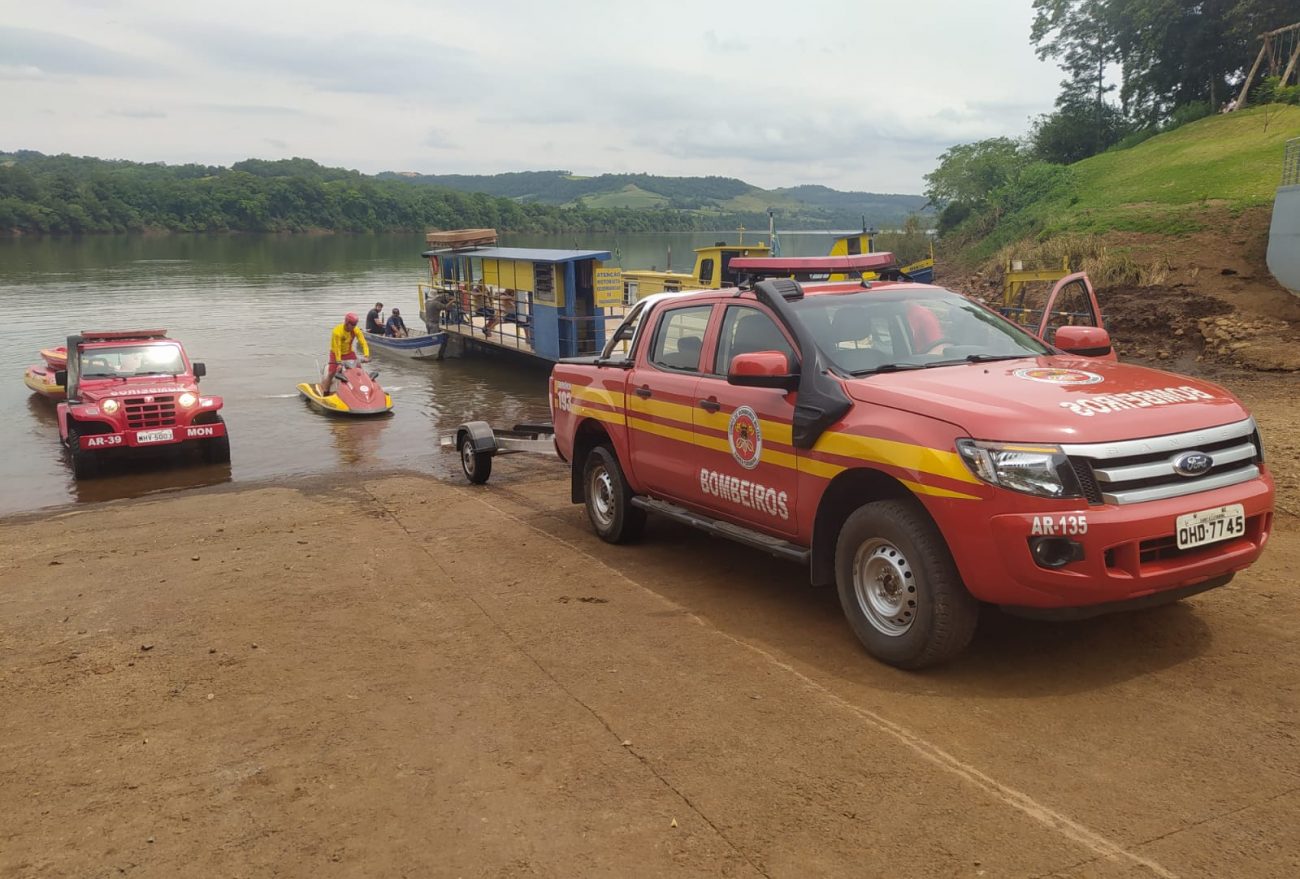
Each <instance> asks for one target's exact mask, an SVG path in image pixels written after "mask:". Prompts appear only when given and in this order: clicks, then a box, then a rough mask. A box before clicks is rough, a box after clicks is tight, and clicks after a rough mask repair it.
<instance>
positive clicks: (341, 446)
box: [303, 401, 393, 465]
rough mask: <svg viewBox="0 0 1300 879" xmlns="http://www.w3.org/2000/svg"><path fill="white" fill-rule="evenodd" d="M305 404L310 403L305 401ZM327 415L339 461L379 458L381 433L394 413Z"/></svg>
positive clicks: (350, 461) (347, 461) (343, 462)
mask: <svg viewBox="0 0 1300 879" xmlns="http://www.w3.org/2000/svg"><path fill="white" fill-rule="evenodd" d="M303 405H304V406H305V405H308V404H307V403H306V402H305V401H304V403H303ZM325 417H326V418H329V419H330V432H331V433H333V434H334V448H335V449H336V450H338V463H340V464H343V465H351V464H367V463H369V462H371V461H375V460H378V459H379V440H380V433H381V432H382V431H383V430H384V429H385V428H386V427H388V423H389V422H390V421H391V420H392V417H393V416H392V413H388V414H385V415H376V416H373V417H370V418H343V417H339V416H325Z"/></svg>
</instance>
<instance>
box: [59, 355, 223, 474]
mask: <svg viewBox="0 0 1300 879" xmlns="http://www.w3.org/2000/svg"><path fill="white" fill-rule="evenodd" d="M67 352H68V353H67V365H66V368H65V369H64V370H60V371H59V373H58V375H57V379H56V380H57V383H58V384H60V385H64V386H65V387H66V388H67V401H66V402H63V403H59V406H58V419H59V435H60V437H61V438H62V439H63V443H64V445H65V446H66V447H67V449H68V454H69V456H70V457H71V458H72V470H73V474H74V475H75V476H76V477H77V478H78V479H84V478H86V477H88V476H93V475H94V474H95V473H96V471H97V470H98V466H99V462H100V460H101V459H102V458H103V457H104V456H106V455H110V454H111V455H117V454H126V453H129V452H132V451H142V450H145V449H160V448H169V447H170V448H177V447H180V446H182V445H189V446H194V447H197V449H198V451H199V454H200V455H201V456H202V458H203V460H205V461H207V462H209V463H228V462H229V461H230V438H229V436H228V435H227V434H226V425H225V422H224V421H223V420H222V418H221V407H222V399H221V398H220V397H216V396H213V395H211V394H205V393H202V392H201V391H199V379H200V378H202V377H203V376H204V375H205V373H206V369H205V367H204V365H203V364H202V363H191V362H190V359H189V357H188V356H186V354H185V350H184V348H182V347H181V344H180V343H179V342H177V341H175V340H174V339H170V338H168V337H167V331H166V330H122V331H116V332H94V333H92V332H85V333H82V334H81V335H79V336H69V337H68V348H67Z"/></svg>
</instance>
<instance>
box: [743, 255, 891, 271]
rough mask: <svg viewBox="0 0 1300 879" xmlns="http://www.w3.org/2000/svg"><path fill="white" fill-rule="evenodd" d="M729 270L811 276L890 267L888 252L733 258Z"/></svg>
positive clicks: (878, 269)
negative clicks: (850, 254)
mask: <svg viewBox="0 0 1300 879" xmlns="http://www.w3.org/2000/svg"><path fill="white" fill-rule="evenodd" d="M727 265H728V266H730V267H731V268H733V269H738V270H742V271H747V272H752V273H753V274H755V275H763V276H765V277H771V276H773V275H792V274H812V275H828V274H830V273H831V272H877V271H880V270H881V269H887V268H890V267H891V266H893V265H894V255H893V254H892V253H888V252H881V253H857V254H854V255H852V256H737V257H734V258H733V259H732V260H731V261H730V262H728V263H727Z"/></svg>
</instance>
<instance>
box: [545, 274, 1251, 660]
mask: <svg viewBox="0 0 1300 879" xmlns="http://www.w3.org/2000/svg"><path fill="white" fill-rule="evenodd" d="M840 259H841V261H843V260H844V259H846V258H840ZM819 260H821V261H825V262H826V263H827V265H825V266H822V265H821V263H820V262H819ZM847 260H849V261H851V262H854V267H855V268H857V269H859V270H862V271H872V270H878V269H883V268H884V264H885V262H888V261H890V260H891V258H890V256H889V255H888V254H870V255H864V256H860V257H849V258H847ZM801 262H802V263H805V264H807V263H818V266H817V267H820V268H822V269H823V270H824V271H835V270H842V269H843V268H845V266H841V265H839V263H836V264H835V265H830V262H832V260H829V259H827V258H815V259H812V260H803V261H801ZM859 263H861V264H860V265H859ZM779 266H780V267H784V268H786V269H787V270H788V269H789V267H788V266H785V263H780V264H779ZM805 267H807V266H805ZM786 273H787V274H789V271H787V272H786ZM1052 338H1053V344H1050V345H1049V344H1047V343H1046V342H1044V341H1043V340H1042V339H1040V338H1038V337H1036V336H1034V335H1032V334H1031V333H1029V332H1027V331H1025V330H1023V329H1021V328H1020V327H1017V326H1015V325H1014V324H1013V323H1011V322H1009V321H1007V320H1006V319H1005V318H1003V317H1002V316H1000V315H999V314H997V313H996V312H994V311H991V310H990V309H988V308H985V307H984V306H982V305H980V304H978V303H976V302H973V301H972V300H970V299H968V298H966V297H963V296H959V295H957V294H955V293H951V292H949V291H947V290H944V289H942V288H939V287H935V286H931V285H928V284H917V283H910V282H906V281H889V280H885V281H876V282H869V283H857V282H848V283H830V284H820V285H809V286H807V287H805V286H802V285H800V284H799V283H798V282H797V281H795V280H793V279H791V278H781V279H770V280H763V281H760V282H758V283H756V284H754V285H753V286H752V287H751V288H749V289H745V288H739V289H724V290H708V291H700V292H695V293H676V294H671V293H670V294H660V295H657V296H652V297H649V298H648V299H645V300H642V301H641V302H639V303H637V305H636V306H635V307H634V308H633V309H632V311H631V312H630V313H629V315H628V317H627V319H626V320H625V321H624V323H623V324H622V326H621V327H620V328H619V329H618V330H617V332H616V333H615V335H614V336H613V337H612V338H611V340H610V342H609V344H608V345H607V346H606V348H605V350H604V352H603V353H602V354H601V355H600V356H598V357H591V358H580V359H572V360H565V361H561V362H560V363H558V364H557V365H556V366H555V368H554V370H553V372H552V374H551V383H550V397H551V408H552V416H553V419H554V423H555V433H556V447H557V449H558V450H559V453H560V455H561V457H562V458H564V459H565V460H566V461H568V462H570V466H571V474H572V480H571V481H572V500H573V501H574V502H575V503H585V504H586V506H587V513H588V516H589V518H590V520H591V523H592V526H593V527H594V528H595V530H596V532H597V534H599V535H600V536H601V537H602V538H603V539H605V540H607V541H610V542H613V543H619V542H623V541H627V540H631V539H633V538H635V537H636V536H637V535H638V534H639V532H640V530H641V528H642V526H643V524H644V522H645V518H646V513H647V512H655V513H658V514H662V515H666V516H670V517H672V518H674V519H677V520H679V521H682V522H686V523H689V524H691V525H694V526H696V527H698V528H702V529H704V530H706V531H709V532H711V533H713V534H717V535H720V536H724V537H728V538H731V539H734V540H738V541H741V542H744V543H747V544H750V545H752V546H755V547H757V548H759V549H762V550H764V551H766V552H769V553H772V554H773V555H776V556H780V557H783V558H787V559H792V560H796V561H800V562H803V563H806V564H808V565H809V566H810V570H811V578H812V581H813V582H814V583H816V584H831V583H834V584H836V585H837V587H838V590H839V597H840V602H841V605H842V607H843V610H844V613H845V616H846V617H847V618H848V621H849V623H850V624H851V626H852V628H853V630H854V632H855V633H856V634H857V636H858V638H859V639H860V640H861V641H862V643H863V644H864V645H865V646H866V648H867V650H868V651H869V652H870V653H872V654H873V655H874V656H876V657H878V658H879V659H881V660H883V661H885V662H888V663H892V664H894V665H898V666H902V667H907V668H918V667H922V666H926V665H930V664H933V663H936V662H939V661H942V660H944V659H946V658H948V657H950V656H952V655H953V654H955V653H957V652H958V651H960V650H961V649H962V648H963V647H964V646H965V645H966V644H967V642H968V641H969V639H970V637H971V635H972V633H973V631H974V628H975V623H976V618H977V616H978V612H979V607H980V603H981V602H984V603H990V604H996V605H1001V606H1003V607H1004V608H1007V609H1009V610H1011V611H1013V612H1018V613H1021V614H1026V615H1036V616H1056V617H1080V616H1090V615H1095V614H1099V613H1105V612H1108V611H1112V610H1119V609H1123V608H1130V607H1139V606H1145V605H1150V604H1158V603H1164V602H1170V601H1176V600H1178V599H1180V598H1183V597H1185V596H1189V595H1193V594H1195V593H1197V592H1201V591H1203V590H1206V589H1210V588H1213V587H1215V586H1221V585H1223V584H1225V583H1227V582H1228V581H1229V580H1231V579H1232V577H1233V575H1234V573H1236V572H1237V571H1240V570H1242V569H1243V568H1245V567H1247V566H1248V565H1250V564H1251V563H1252V562H1254V561H1255V559H1257V558H1258V557H1259V555H1260V553H1261V551H1262V550H1263V547H1264V544H1265V542H1266V541H1267V539H1268V535H1269V530H1270V528H1271V525H1272V517H1273V482H1272V479H1271V478H1270V476H1269V474H1268V471H1267V468H1266V467H1265V464H1264V449H1263V445H1262V443H1261V441H1260V437H1259V432H1258V430H1257V429H1256V427H1255V422H1254V420H1253V419H1252V418H1251V417H1250V413H1249V412H1247V411H1246V409H1245V408H1244V407H1243V406H1242V404H1241V403H1240V402H1239V401H1238V400H1237V399H1236V398H1235V397H1233V396H1232V395H1231V394H1230V393H1228V392H1227V391H1225V390H1224V389H1223V388H1220V387H1217V386H1215V385H1213V384H1210V383H1208V382H1203V381H1199V380H1196V379H1192V378H1188V377H1186V376H1180V375H1174V374H1172V373H1167V372H1160V371H1157V370H1154V369H1147V368H1143V367H1138V366H1131V365H1127V364H1123V363H1118V362H1116V361H1114V360H1113V359H1111V358H1113V353H1112V351H1111V346H1110V340H1109V337H1108V335H1107V333H1106V331H1105V329H1103V328H1101V327H1099V326H1069V325H1063V326H1060V327H1058V328H1055V330H1054V334H1053V337H1052ZM1083 355H1089V356H1083Z"/></svg>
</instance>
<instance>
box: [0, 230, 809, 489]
mask: <svg viewBox="0 0 1300 879" xmlns="http://www.w3.org/2000/svg"><path fill="white" fill-rule="evenodd" d="M722 237H728V238H734V236H721V235H717V234H706V235H694V236H689V235H642V236H635V237H632V238H628V237H623V238H621V239H615V238H612V237H609V236H578V237H576V238H575V237H574V236H572V235H568V236H550V237H542V236H535V237H528V238H524V237H516V238H515V239H513V240H511V239H504V240H503V241H502V243H503V244H505V245H510V246H533V247H566V248H567V247H575V246H577V247H583V248H592V249H604V250H610V251H615V252H616V253H617V257H618V258H621V261H622V264H623V265H624V266H626V267H629V268H631V267H638V268H646V267H649V266H652V265H654V266H658V267H661V268H662V267H664V266H665V265H666V261H667V254H668V249H669V248H670V247H671V249H672V253H673V267H674V268H676V269H679V270H681V269H683V268H685V269H689V268H690V265H689V264H687V263H688V260H689V258H690V252H691V248H692V247H697V246H700V245H702V244H708V243H711V242H712V241H714V240H717V239H720V238H722ZM751 240H752V239H751ZM829 241H830V238H829V237H828V236H824V235H822V236H791V237H789V238H787V239H786V241H785V242H784V244H785V246H786V250H787V252H793V253H798V254H803V253H807V254H816V253H825V252H826V248H827V246H828V244H829ZM422 249H423V236H419V235H392V236H180V235H175V236H156V237H150V236H104V237H94V238H82V239H58V240H42V241H36V240H0V315H2V316H3V320H4V329H5V332H6V335H7V337H8V338H7V339H6V342H5V344H4V345H3V346H0V445H2V446H3V452H2V453H0V514H5V513H13V512H18V511H23V510H30V509H35V508H39V507H44V506H50V505H55V504H61V503H66V502H69V501H96V500H106V499H110V498H116V497H128V496H135V495H139V494H144V493H149V492H154V491H165V490H170V489H180V488H186V487H190V486H195V485H205V484H212V483H217V482H224V481H229V480H236V481H238V480H262V479H275V478H276V477H282V476H293V475H299V474H308V473H320V472H329V471H338V472H339V473H340V477H341V478H346V476H347V474H349V473H353V472H356V471H357V470H359V469H391V468H413V469H421V470H429V469H433V470H434V471H435V472H442V473H448V474H449V473H452V472H453V471H454V468H455V467H457V466H458V464H457V462H456V460H455V458H454V457H453V456H451V455H446V454H443V453H441V452H440V451H439V450H438V437H439V435H440V434H441V433H442V432H444V431H446V430H448V429H454V428H455V427H456V425H457V424H459V423H461V422H463V421H465V420H467V419H469V418H471V417H474V418H482V419H485V420H488V421H490V422H492V423H494V424H501V425H508V424H512V423H515V422H519V421H531V420H545V419H546V418H547V417H548V410H547V403H546V373H545V371H544V370H542V369H536V370H529V369H521V368H520V367H519V366H517V365H514V366H512V365H509V364H502V363H497V362H494V361H492V360H487V359H482V358H480V359H473V360H469V359H467V360H458V361H446V362H442V363H425V362H420V361H412V360H405V359H401V358H398V357H396V356H393V355H387V354H383V353H376V354H375V356H374V361H375V365H376V366H377V367H378V368H379V369H380V379H379V380H380V381H381V382H382V383H383V385H384V387H385V388H386V389H387V390H388V391H389V392H390V393H391V394H392V396H393V402H394V412H393V414H392V416H390V417H387V418H382V419H379V420H372V421H363V420H335V419H330V418H327V417H325V416H322V415H319V414H317V413H315V412H314V411H312V410H311V409H309V408H308V407H307V405H306V404H305V403H304V402H303V401H302V400H301V399H299V398H298V396H297V393H296V391H295V389H294V386H295V385H296V384H297V383H298V382H300V381H306V380H310V379H314V378H315V377H316V376H317V375H318V372H319V366H320V362H321V360H322V355H323V352H324V351H325V349H326V344H327V337H328V332H329V329H330V328H331V327H332V326H333V325H334V324H336V323H337V322H338V321H339V320H340V319H341V317H342V315H343V314H344V313H345V312H346V311H349V310H351V311H356V312H358V313H364V311H365V310H366V309H368V308H369V307H370V306H371V305H373V304H374V303H375V302H376V301H382V302H383V303H384V304H385V307H386V308H391V307H392V306H394V305H396V306H398V307H399V308H401V309H402V310H403V312H405V313H406V314H409V315H410V316H411V318H415V317H416V315H417V313H418V305H417V299H416V284H417V282H419V281H421V280H423V279H424V272H425V271H426V270H427V269H426V267H425V263H424V260H422V259H421V258H420V255H419V254H420V251H421V250H422ZM408 323H409V324H411V325H412V327H413V328H415V327H419V326H421V324H420V323H419V321H418V320H408ZM138 327H165V328H166V329H168V330H169V331H170V332H171V333H172V335H174V336H175V337H176V338H178V339H180V340H181V341H182V342H183V343H184V344H185V346H186V348H187V350H188V351H189V354H190V356H191V358H193V359H195V360H201V361H204V362H205V363H206V364H207V367H208V376H207V378H205V379H204V380H203V389H204V391H206V392H208V393H211V394H219V395H221V396H222V397H224V398H225V410H224V414H225V418H226V421H227V424H228V426H229V429H230V434H231V448H232V462H231V465H230V466H229V467H205V466H201V465H199V464H197V463H195V462H194V461H186V460H182V461H157V460H154V461H149V460H146V461H139V462H134V463H126V464H124V465H123V466H120V467H114V468H112V469H111V470H109V471H108V472H107V473H106V475H105V476H103V477H101V478H97V479H93V480H87V481H83V482H80V483H78V482H76V481H75V480H74V479H73V478H72V473H71V470H70V469H69V466H68V462H67V458H66V455H65V453H64V452H63V451H62V449H61V447H60V445H59V441H58V430H57V427H56V424H55V421H54V407H53V405H52V404H49V403H48V402H47V401H45V400H43V399H40V398H39V397H35V396H34V395H32V394H31V393H30V392H29V391H28V390H27V388H26V386H25V385H24V384H23V383H22V372H23V369H24V367H26V366H27V365H28V364H31V363H35V362H37V361H38V360H39V356H38V352H39V350H40V349H41V348H43V347H47V346H50V345H56V344H61V342H62V340H63V339H64V338H65V337H66V336H68V335H69V334H71V333H74V332H78V331H81V330H93V329H101V330H102V329H123V328H138Z"/></svg>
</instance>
